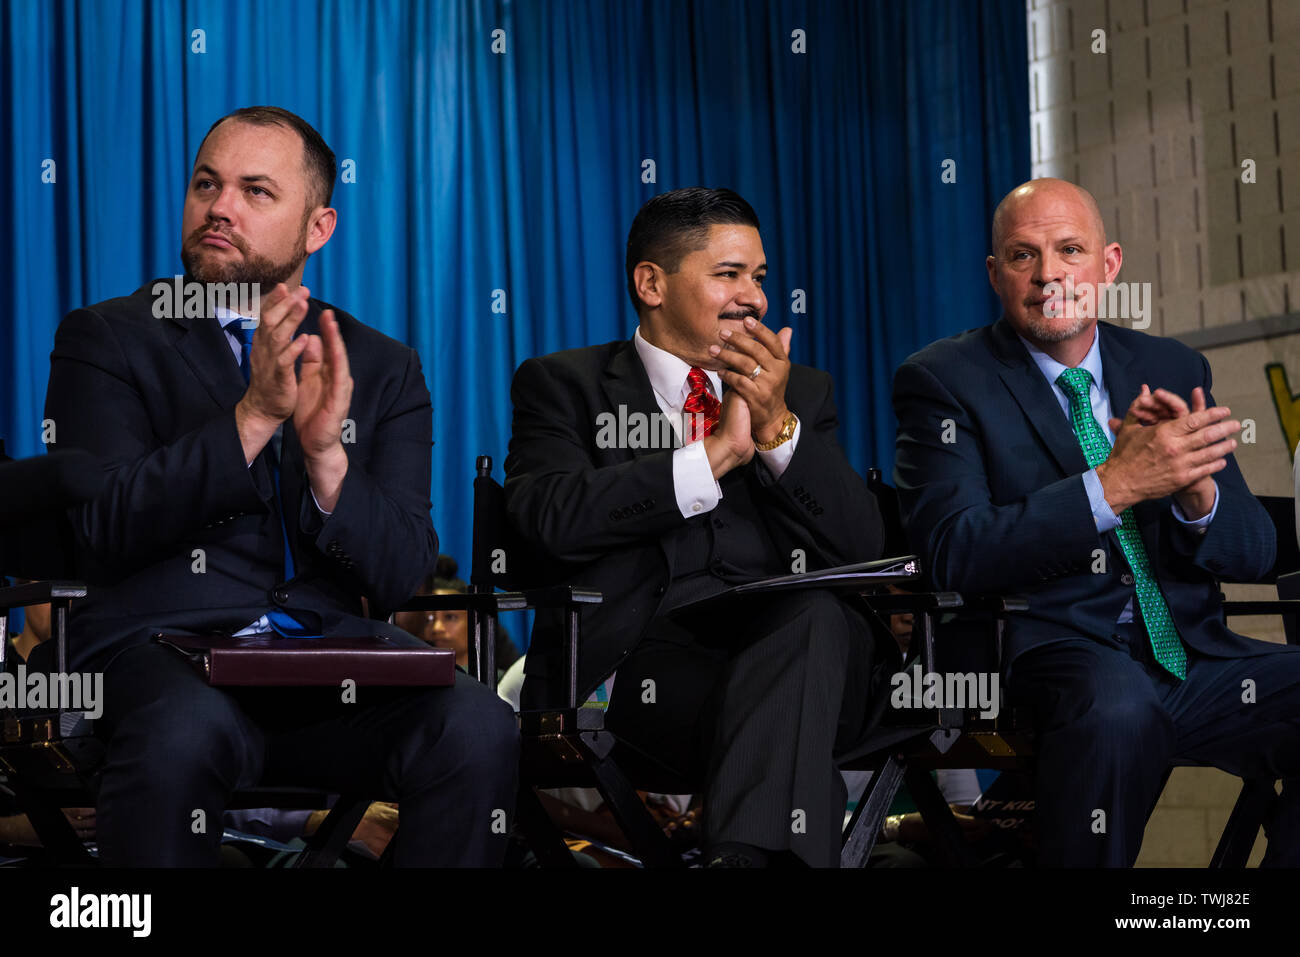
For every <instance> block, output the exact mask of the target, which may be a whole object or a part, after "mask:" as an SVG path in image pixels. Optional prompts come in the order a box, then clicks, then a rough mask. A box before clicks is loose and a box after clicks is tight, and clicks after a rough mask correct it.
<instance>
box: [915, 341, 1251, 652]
mask: <svg viewBox="0 0 1300 957" xmlns="http://www.w3.org/2000/svg"><path fill="white" fill-rule="evenodd" d="M1098 331H1099V335H1100V336H1101V361H1102V369H1103V375H1104V376H1105V380H1106V387H1107V389H1108V390H1109V393H1110V403H1111V413H1112V415H1115V416H1118V417H1122V416H1123V414H1124V412H1125V410H1127V408H1128V407H1129V405H1130V404H1131V403H1132V401H1133V399H1134V398H1135V397H1136V396H1137V394H1138V392H1139V391H1140V389H1141V387H1142V384H1143V383H1146V384H1147V385H1149V386H1150V387H1151V388H1152V389H1153V390H1154V389H1156V388H1161V387H1163V388H1165V389H1168V390H1170V391H1172V392H1175V393H1177V394H1178V395H1181V396H1183V397H1184V398H1190V396H1191V392H1192V389H1194V388H1195V387H1196V386H1201V387H1203V388H1204V389H1205V391H1206V396H1207V402H1209V403H1210V404H1213V401H1214V400H1213V399H1212V398H1209V390H1210V366H1209V363H1208V362H1206V360H1205V358H1204V357H1203V356H1201V355H1200V354H1199V353H1197V352H1195V351H1193V350H1192V349H1189V348H1188V347H1187V346H1184V345H1182V344H1181V343H1178V342H1175V341H1173V340H1171V339H1161V338H1157V337H1155V336H1148V335H1145V334H1143V333H1140V332H1135V331H1132V330H1128V329H1122V328H1119V327H1117V326H1113V325H1110V324H1108V323H1104V322H1102V323H1098ZM894 411H895V414H896V415H897V416H898V423H899V424H898V447H897V456H896V459H895V469H894V479H895V482H896V483H897V486H898V494H899V500H900V503H901V508H902V511H903V521H904V525H905V527H906V529H907V534H908V539H909V542H910V543H911V547H912V548H913V549H915V550H916V552H917V553H918V554H919V555H921V556H922V557H923V559H924V561H925V565H926V567H927V568H928V570H929V573H930V575H931V576H932V578H933V581H934V584H935V585H936V586H938V587H939V588H943V589H951V590H955V591H960V592H962V593H964V594H977V593H981V592H983V593H1000V594H1019V595H1024V596H1026V597H1027V598H1028V599H1029V602H1030V612H1029V614H1028V615H1027V616H1015V617H1014V618H1013V620H1012V621H1011V622H1010V623H1009V625H1008V630H1007V636H1006V641H1007V645H1006V649H1007V658H1006V662H1007V663H1008V664H1009V663H1010V662H1012V661H1014V659H1015V658H1016V656H1018V655H1020V654H1021V653H1023V652H1024V651H1025V650H1026V649H1028V648H1031V647H1034V646H1035V645H1040V644H1044V643H1046V642H1051V641H1054V640H1059V639H1062V638H1067V637H1077V636H1085V637H1089V638H1094V639H1097V640H1101V641H1106V642H1107V643H1109V641H1110V636H1111V635H1112V634H1113V633H1114V631H1115V628H1114V625H1115V621H1116V619H1117V618H1118V617H1119V614H1120V612H1121V610H1122V609H1123V608H1124V605H1125V603H1126V602H1128V601H1129V600H1130V599H1132V598H1133V597H1134V589H1133V586H1132V584H1131V583H1126V580H1128V581H1129V582H1131V578H1130V576H1129V575H1128V572H1129V569H1128V567H1127V565H1126V564H1125V563H1124V561H1123V557H1122V553H1121V552H1120V550H1119V547H1118V541H1117V540H1116V538H1115V534H1114V532H1108V533H1106V534H1105V535H1104V536H1103V535H1100V534H1098V532H1097V528H1096V524H1095V522H1094V520H1093V517H1092V510H1091V507H1090V505H1089V502H1088V495H1087V492H1086V491H1085V490H1084V485H1083V480H1082V478H1081V476H1082V474H1083V473H1084V472H1085V471H1087V469H1088V466H1087V463H1086V462H1085V461H1084V457H1083V451H1082V449H1080V447H1079V443H1078V441H1077V440H1076V438H1075V435H1074V430H1073V429H1072V428H1071V425H1070V422H1069V419H1068V418H1067V417H1066V416H1065V415H1064V414H1062V412H1061V407H1060V405H1059V404H1058V402H1057V399H1056V396H1055V394H1054V393H1053V391H1052V387H1051V386H1050V385H1049V384H1048V382H1047V380H1046V378H1045V377H1044V376H1043V374H1042V372H1041V371H1039V369H1038V367H1037V366H1036V365H1035V364H1034V362H1033V360H1032V359H1031V358H1030V356H1029V353H1028V351H1027V350H1026V349H1025V347H1024V345H1023V344H1022V343H1021V342H1020V340H1019V339H1018V338H1017V337H1016V335H1015V332H1014V331H1013V330H1012V328H1011V325H1010V323H1008V321H1007V320H1006V318H1005V317H1003V318H1002V319H1000V320H998V322H996V323H995V324H993V325H992V326H985V327H984V328H981V329H974V330H971V331H969V332H964V333H962V334H961V335H957V336H953V337H952V338H949V339H943V340H940V341H939V342H935V343H933V344H931V345H929V346H927V347H926V348H924V349H922V350H921V351H920V352H918V353H916V354H915V355H913V356H911V357H910V358H908V360H907V361H906V362H904V363H903V365H902V366H901V367H900V368H899V370H898V372H897V373H896V374H895V377H894ZM1215 481H1216V482H1217V483H1218V486H1219V504H1218V511H1217V513H1216V515H1215V517H1214V520H1213V521H1212V522H1211V523H1210V525H1209V527H1208V530H1207V531H1206V533H1205V534H1204V535H1198V534H1196V533H1194V532H1190V531H1188V530H1187V529H1185V528H1183V527H1181V526H1180V525H1179V523H1178V521H1177V520H1176V519H1175V518H1174V517H1173V514H1172V512H1171V511H1170V507H1171V503H1172V499H1171V498H1165V499H1161V500H1159V501H1149V502H1142V503H1141V504H1139V505H1137V506H1136V507H1135V517H1136V519H1137V522H1138V527H1139V529H1140V531H1141V534H1142V540H1143V542H1144V543H1145V545H1146V549H1147V554H1148V556H1149V557H1150V560H1151V567H1152V568H1153V569H1154V571H1155V574H1156V576H1157V578H1158V580H1159V582H1160V587H1161V589H1162V591H1163V592H1164V595H1165V598H1166V600H1167V601H1168V604H1169V607H1170V609H1171V611H1172V613H1173V616H1174V620H1175V622H1176V624H1177V626H1178V631H1179V634H1181V635H1182V637H1183V639H1184V641H1185V642H1186V643H1187V644H1188V645H1189V646H1191V647H1192V648H1194V649H1196V650H1197V651H1200V652H1203V653H1205V654H1209V655H1219V656H1236V655H1248V654H1256V653H1261V652H1264V651H1267V650H1269V649H1271V648H1274V647H1275V646H1273V645H1270V644H1268V643H1266V642H1259V641H1254V640H1252V639H1248V638H1243V637H1242V636H1240V635H1237V634H1235V633H1233V632H1231V631H1229V630H1228V628H1227V627H1226V626H1225V625H1224V624H1223V619H1222V615H1221V608H1220V605H1221V601H1220V598H1219V589H1218V586H1217V582H1219V581H1253V580H1257V579H1259V578H1260V577H1262V576H1264V575H1266V574H1267V573H1268V572H1269V570H1270V569H1271V567H1272V564H1273V556H1274V548H1275V532H1274V529H1273V525H1272V523H1271V522H1270V520H1269V518H1268V515H1267V513H1266V512H1265V511H1264V509H1263V508H1262V507H1261V506H1260V504H1259V503H1258V502H1257V501H1256V499H1255V497H1254V496H1253V495H1251V493H1250V490H1249V489H1248V488H1247V487H1246V483H1245V481H1243V479H1242V477H1241V472H1240V470H1239V469H1238V468H1237V463H1236V461H1235V460H1234V459H1233V458H1232V457H1231V456H1229V458H1228V464H1227V467H1226V468H1225V469H1223V470H1222V471H1221V472H1219V473H1218V474H1217V475H1216V476H1215ZM1097 549H1102V550H1103V552H1104V554H1105V571H1104V572H1100V573H1095V572H1094V571H1093V569H1094V565H1095V564H1096V550H1097Z"/></svg>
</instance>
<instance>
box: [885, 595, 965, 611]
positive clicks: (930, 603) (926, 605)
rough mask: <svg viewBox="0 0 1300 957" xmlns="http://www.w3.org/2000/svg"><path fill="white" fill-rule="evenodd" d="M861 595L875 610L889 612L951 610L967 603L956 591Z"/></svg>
mask: <svg viewBox="0 0 1300 957" xmlns="http://www.w3.org/2000/svg"><path fill="white" fill-rule="evenodd" d="M861 597H862V600H863V601H865V602H866V603H867V604H868V605H870V606H871V607H872V608H873V609H874V610H876V611H883V612H888V613H889V614H896V613H898V612H905V611H910V612H912V613H916V612H918V611H951V610H953V609H955V608H961V607H963V606H964V605H965V601H964V599H963V598H962V596H961V594H960V593H958V592H955V591H934V592H903V593H901V594H895V593H893V592H881V593H879V594H870V595H862V596H861Z"/></svg>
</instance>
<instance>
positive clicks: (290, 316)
mask: <svg viewBox="0 0 1300 957" xmlns="http://www.w3.org/2000/svg"><path fill="white" fill-rule="evenodd" d="M310 295H311V293H310V292H309V291H308V289H307V287H306V286H298V287H297V288H296V289H293V290H290V289H289V288H288V287H287V286H286V285H285V284H284V283H279V284H278V285H277V286H276V287H275V288H274V289H272V290H271V292H270V293H269V294H267V296H266V298H264V299H263V300H262V314H261V318H260V321H259V322H258V325H257V331H256V332H254V333H253V345H252V349H251V350H250V352H249V357H248V364H249V370H250V374H249V383H248V391H246V392H245V393H244V397H243V398H242V399H240V400H239V404H238V405H237V406H235V425H236V427H237V428H238V429H239V440H240V443H241V444H242V445H243V447H244V459H245V461H247V462H252V461H253V459H255V458H257V456H258V453H260V452H261V451H262V449H263V448H264V447H265V446H266V443H267V442H269V441H270V439H271V436H272V435H274V434H275V430H276V429H277V428H279V426H280V423H281V422H283V421H284V420H285V419H287V418H288V417H289V416H291V415H293V410H294V406H295V405H296V404H297V401H298V376H297V373H296V372H295V370H294V363H296V362H297V361H298V357H299V356H300V355H302V352H303V350H304V349H306V348H307V346H308V344H309V343H310V342H311V340H312V339H314V338H318V337H315V336H299V337H298V338H297V339H295V338H294V337H293V334H294V333H295V332H297V330H298V326H299V325H300V324H301V323H302V321H303V319H305V318H306V317H307V299H308V298H309V296H310Z"/></svg>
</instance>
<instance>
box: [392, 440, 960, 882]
mask: <svg viewBox="0 0 1300 957" xmlns="http://www.w3.org/2000/svg"><path fill="white" fill-rule="evenodd" d="M476 473H477V474H476V478H475V480H474V545H473V572H472V581H473V583H474V586H475V591H476V593H479V594H486V593H488V592H490V591H491V590H492V589H494V588H505V589H512V590H514V591H515V592H517V593H519V594H521V595H523V596H524V598H525V601H526V603H527V606H528V607H530V608H538V609H545V608H552V609H554V608H558V609H561V610H562V611H563V613H564V619H565V632H566V645H565V649H564V668H565V672H564V673H565V675H566V677H567V681H566V697H565V701H564V703H563V706H562V707H559V708H554V709H549V710H544V711H524V712H522V713H521V714H520V715H519V723H520V733H521V736H522V759H521V761H522V763H521V773H520V796H519V804H518V818H519V821H520V825H521V831H522V832H523V834H524V837H525V839H526V840H527V841H528V842H529V844H530V845H531V846H532V848H533V850H534V851H535V853H537V855H538V858H539V860H540V861H541V862H542V863H543V864H544V865H546V866H560V867H563V866H572V856H571V855H569V854H568V853H567V851H566V850H565V848H564V844H563V841H562V839H561V837H560V834H559V832H558V830H557V829H556V828H555V826H554V825H553V824H552V822H551V820H550V818H549V816H548V815H547V814H546V812H545V810H544V809H543V807H542V805H541V803H540V801H539V799H538V797H537V795H536V790H537V789H549V788H595V789H597V790H598V791H599V792H600V793H601V795H602V797H603V798H604V799H605V802H606V803H607V805H608V806H609V808H610V811H611V813H612V814H613V816H614V819H615V821H616V822H617V824H618V825H619V827H620V828H621V829H622V831H623V833H624V835H625V836H626V837H627V839H628V841H629V843H630V844H631V845H632V847H633V848H634V850H635V853H636V855H637V856H638V857H639V858H640V860H641V861H642V862H643V863H644V864H646V865H647V866H652V867H680V866H682V858H681V855H680V854H679V853H678V852H677V851H676V850H675V849H674V847H673V845H672V844H671V842H670V841H669V839H668V838H667V837H666V836H665V834H664V831H663V830H662V829H661V828H660V827H659V825H658V824H656V823H655V821H654V819H653V818H652V817H651V815H650V814H649V812H648V811H647V809H646V807H645V805H644V803H643V802H642V801H641V799H640V797H639V795H638V794H637V789H638V787H639V788H640V789H641V790H646V791H660V792H666V793H697V792H698V791H699V790H700V788H701V786H702V783H703V782H700V781H689V780H684V779H678V780H672V779H671V776H669V777H664V778H660V777H657V778H656V780H654V781H644V780H633V779H632V778H630V777H629V776H628V774H627V773H625V771H624V770H623V768H622V767H621V766H620V764H619V761H618V758H619V754H620V752H621V750H622V748H621V747H620V742H619V741H618V739H617V738H616V737H615V736H614V735H613V734H612V733H610V732H609V731H607V730H605V728H604V712H603V711H601V710H600V709H597V708H588V707H583V706H582V703H581V702H579V701H578V700H577V697H578V677H577V676H578V655H579V654H580V635H581V612H582V609H583V608H584V607H585V606H589V605H591V604H595V603H597V602H600V601H601V600H603V598H604V597H605V596H601V595H600V594H598V593H596V592H593V591H590V590H588V589H583V588H577V587H572V586H567V585H561V586H556V585H551V586H546V585H545V584H544V583H545V581H546V579H545V577H544V575H543V574H542V573H538V572H537V571H536V569H538V568H543V567H545V563H544V561H543V560H542V559H541V558H539V557H538V556H537V555H535V554H533V553H531V552H530V550H529V549H528V548H527V546H526V545H524V544H523V543H522V542H520V540H519V538H518V536H517V535H516V533H515V532H514V530H513V528H512V527H511V524H510V522H509V519H508V517H507V514H506V507H505V491H504V489H503V488H502V487H501V485H500V484H499V483H497V482H496V481H495V480H494V479H493V478H492V459H491V458H490V457H489V456H486V455H481V456H479V457H478V458H477V460H476ZM882 511H883V509H882ZM501 553H504V554H505V555H507V556H509V557H510V561H509V563H508V565H507V568H508V569H509V572H508V573H501V574H498V573H495V572H493V570H492V568H493V562H492V558H493V556H494V554H501ZM894 561H895V562H896V563H900V564H904V563H905V564H907V566H908V567H907V570H906V571H905V572H902V573H900V574H899V575H897V576H896V580H898V581H905V582H911V583H913V584H915V583H918V582H919V581H920V578H921V573H920V566H919V563H918V562H917V561H916V560H915V559H914V558H909V559H895V560H894ZM520 569H523V570H522V571H521V570H520ZM534 585H541V586H542V587H530V586H534ZM770 587H771V588H772V589H773V590H775V589H776V588H784V587H791V586H790V585H789V584H785V585H772V586H770ZM818 587H833V588H834V589H835V590H837V591H839V592H842V593H845V594H855V595H862V597H863V599H864V600H865V601H866V603H867V604H868V606H869V607H870V608H872V609H873V610H874V611H876V612H877V613H878V614H885V615H886V616H887V615H888V614H889V613H890V612H892V611H895V610H900V611H910V612H911V613H912V614H913V616H914V621H915V624H914V628H915V632H916V635H917V639H916V644H917V647H919V648H920V649H921V652H920V654H921V655H922V658H923V660H924V661H925V662H927V664H926V665H925V667H927V668H931V667H932V666H933V653H934V646H933V630H932V626H933V621H934V618H935V616H936V614H938V613H940V612H942V611H944V610H947V609H955V608H958V607H960V606H961V604H962V601H961V596H959V595H957V594H955V593H951V592H949V593H943V594H932V593H912V594H904V595H895V594H888V593H886V592H885V591H884V589H883V587H882V580H881V578H880V576H879V575H878V574H867V573H863V574H861V575H860V576H858V577H857V578H854V577H852V576H846V577H843V578H841V579H840V580H839V581H837V582H836V583H834V585H833V586H832V585H822V586H818ZM416 601H422V599H416ZM484 618H485V619H486V621H484V620H483V619H480V626H479V628H478V629H477V631H471V636H472V638H474V639H475V640H476V648H477V650H475V651H472V654H471V658H472V659H474V660H478V661H480V662H482V663H484V664H485V665H486V664H488V663H489V662H490V658H487V659H486V660H485V657H486V656H485V651H486V654H487V655H490V649H491V648H492V640H491V630H492V628H493V627H494V624H493V623H492V622H491V614H490V612H489V613H486V614H485V615H484ZM483 673H484V672H483V671H480V674H483ZM486 673H487V674H489V675H494V674H495V670H494V669H493V668H491V667H488V668H487V671H486ZM947 717H948V720H949V722H950V723H951V721H952V718H953V716H951V715H949V716H947ZM946 730H947V728H946V727H943V726H939V727H936V726H933V725H932V724H931V722H929V721H925V720H920V719H918V720H916V721H914V722H913V723H912V724H911V725H909V726H907V727H896V728H893V729H890V730H889V731H888V732H886V733H885V735H884V737H883V738H882V741H881V744H880V748H888V747H889V746H890V745H891V744H898V745H901V744H902V743H907V744H908V747H911V746H912V744H911V743H912V742H914V741H918V740H923V741H929V740H930V739H931V738H933V737H934V736H935V735H936V733H937V734H939V735H940V738H942V734H943V733H944V732H946ZM623 747H625V746H623ZM873 753H875V752H874V751H873ZM898 781H899V778H898V777H894V776H892V775H891V774H890V773H886V775H885V776H884V777H883V778H881V779H880V780H879V781H878V782H875V788H876V794H877V795H878V797H877V798H876V799H875V800H874V801H873V802H871V803H870V807H869V808H867V809H866V810H865V811H864V810H861V809H860V811H859V815H858V818H857V819H856V820H857V821H860V822H861V823H860V824H859V827H858V829H857V832H856V836H855V837H854V841H855V844H854V847H859V846H863V844H864V841H866V838H865V837H864V835H869V838H870V841H874V839H875V834H876V833H877V832H878V830H879V825H880V823H881V822H882V821H883V819H884V812H885V809H887V808H888V805H889V801H890V800H892V797H893V792H894V791H895V790H897V787H898ZM927 781H928V778H927ZM886 791H888V796H887V797H886V796H885V792H886ZM882 801H883V804H881V802H882ZM877 808H878V813H877ZM944 810H945V811H946V810H947V808H946V805H945V807H944ZM949 819H950V820H951V814H950V813H949ZM872 822H874V827H873V823H872ZM953 826H954V827H955V826H956V824H955V822H953ZM869 851H870V843H869V842H867V843H865V850H864V851H863V852H862V856H863V859H864V860H865V855H866V853H868V852H869Z"/></svg>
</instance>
